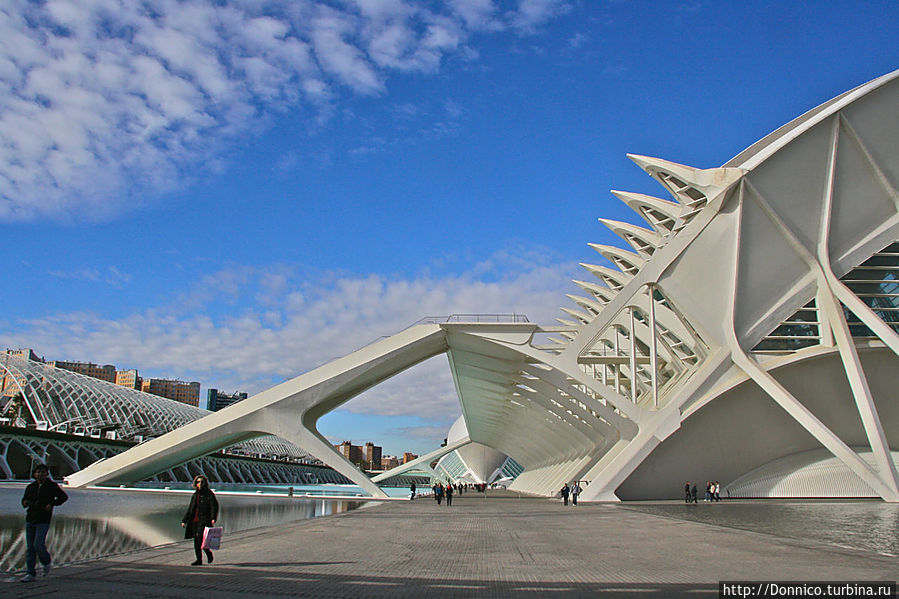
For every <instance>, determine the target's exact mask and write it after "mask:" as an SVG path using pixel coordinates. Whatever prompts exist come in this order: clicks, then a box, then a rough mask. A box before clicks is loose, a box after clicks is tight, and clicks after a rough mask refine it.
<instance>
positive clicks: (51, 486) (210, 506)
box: [21, 464, 219, 582]
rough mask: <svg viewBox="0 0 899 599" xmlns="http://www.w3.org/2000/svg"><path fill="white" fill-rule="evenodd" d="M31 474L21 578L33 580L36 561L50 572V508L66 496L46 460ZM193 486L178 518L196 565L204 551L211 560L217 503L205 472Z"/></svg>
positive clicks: (26, 496) (24, 497) (24, 504)
mask: <svg viewBox="0 0 899 599" xmlns="http://www.w3.org/2000/svg"><path fill="white" fill-rule="evenodd" d="M31 475H32V477H33V478H34V481H33V482H31V483H29V484H28V486H27V487H25V493H24V494H23V495H22V507H23V508H25V576H24V577H23V578H22V579H21V581H22V582H32V581H33V580H35V579H36V578H37V562H38V561H40V563H41V566H42V572H43V575H44V576H48V575H49V574H50V570H51V567H52V563H53V562H52V557H51V556H50V552H49V550H48V549H47V533H48V532H49V531H50V520H51V519H52V518H53V508H54V507H57V506H60V505H62V504H63V503H65V502H66V500H67V499H68V498H69V496H68V495H66V492H65V491H63V490H62V489H61V488H60V487H59V485H58V484H57V483H56V482H55V481H53V480H52V479H51V478H50V468H48V467H47V465H46V464H38V465H37V466H35V467H34V469H33V470H32V473H31ZM193 488H194V493H193V495H191V498H190V504H189V505H188V507H187V512H186V513H185V514H184V518H182V520H181V526H182V527H184V538H185V539H191V538H192V539H193V540H194V553H195V554H196V558H197V559H196V560H195V561H194V562H193V563H192V564H191V565H192V566H199V565H201V564H202V563H203V554H204V553H205V555H206V561H207V562H208V563H210V564H211V563H212V561H213V555H212V551H211V550H210V549H209V548H206V547H203V543H204V538H205V537H204V533H205V531H206V528H207V527H208V528H211V527H213V526H215V522H216V520H217V519H218V511H219V503H218V500H217V499H216V498H215V493H213V492H212V489H210V488H209V481H208V480H207V479H206V477H205V476H202V475H201V476H196V477H194V480H193Z"/></svg>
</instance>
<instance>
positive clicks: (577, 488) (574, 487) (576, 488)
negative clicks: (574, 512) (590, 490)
mask: <svg viewBox="0 0 899 599" xmlns="http://www.w3.org/2000/svg"><path fill="white" fill-rule="evenodd" d="M581 491H583V489H581V485H580V484H579V483H578V482H577V481H574V482H573V483H571V503H572V505H577V496H578V495H580V494H581Z"/></svg>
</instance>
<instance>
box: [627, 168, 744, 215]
mask: <svg viewBox="0 0 899 599" xmlns="http://www.w3.org/2000/svg"><path fill="white" fill-rule="evenodd" d="M627 157H628V158H630V159H631V160H633V161H634V162H635V163H636V164H637V165H638V166H639V167H640V168H642V169H643V170H645V171H646V172H647V173H649V174H650V175H651V176H652V177H653V178H654V179H655V180H656V181H658V182H659V183H661V184H662V185H663V186H664V187H665V188H666V189H667V190H668V191H669V192H670V193H671V195H672V196H673V197H674V199H675V200H677V201H678V202H680V203H681V204H683V206H684V210H683V211H682V212H681V213H680V217H681V218H682V219H683V220H684V221H689V220H690V218H692V216H694V215H695V214H696V213H697V212H698V211H699V210H701V209H702V208H703V207H704V206H705V205H706V204H707V203H708V202H709V200H710V199H711V198H713V197H715V196H717V195H718V194H719V193H721V192H722V191H723V190H725V189H727V188H728V187H730V186H731V185H733V183H734V182H736V181H738V180H739V179H740V177H742V176H743V175H744V171H743V170H742V169H738V168H710V169H700V168H694V167H692V166H685V165H683V164H677V163H676V162H670V161H668V160H662V159H661V158H652V157H649V156H639V155H637V154H628V155H627Z"/></svg>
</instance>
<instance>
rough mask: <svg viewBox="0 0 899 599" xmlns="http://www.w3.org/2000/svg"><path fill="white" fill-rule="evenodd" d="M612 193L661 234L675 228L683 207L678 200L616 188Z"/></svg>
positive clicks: (665, 233)
mask: <svg viewBox="0 0 899 599" xmlns="http://www.w3.org/2000/svg"><path fill="white" fill-rule="evenodd" d="M612 195H614V196H615V197H616V198H618V199H619V200H621V201H622V202H624V203H625V204H627V206H628V207H629V208H630V209H631V210H633V211H634V212H636V213H637V214H639V215H640V216H641V217H642V218H643V220H645V221H646V222H647V223H649V225H650V226H651V227H652V228H653V229H654V230H655V231H656V232H657V233H659V234H660V235H663V236H664V235H667V234H669V233H671V231H673V230H674V229H675V226H676V225H677V219H678V217H679V216H680V213H681V209H682V207H681V205H680V204H678V203H677V202H672V201H670V200H663V199H662V198H656V197H653V196H648V195H644V194H642V193H631V192H628V191H617V190H614V189H613V190H612Z"/></svg>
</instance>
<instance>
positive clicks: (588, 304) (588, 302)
mask: <svg viewBox="0 0 899 599" xmlns="http://www.w3.org/2000/svg"><path fill="white" fill-rule="evenodd" d="M565 297H567V298H568V299H570V300H571V301H573V302H574V303H576V304H577V305H578V306H580V307H581V308H584V309H585V310H588V311H590V312H591V313H593V315H596V314H599V313H600V312H601V311H602V304H600V303H599V302H597V301H596V300H592V299H587V298H586V297H581V296H579V295H572V294H570V293H566V294H565Z"/></svg>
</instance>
